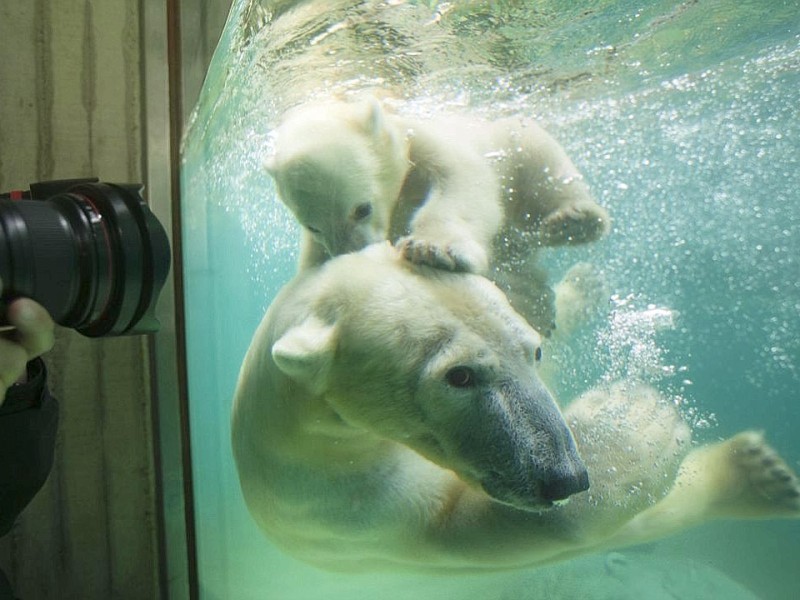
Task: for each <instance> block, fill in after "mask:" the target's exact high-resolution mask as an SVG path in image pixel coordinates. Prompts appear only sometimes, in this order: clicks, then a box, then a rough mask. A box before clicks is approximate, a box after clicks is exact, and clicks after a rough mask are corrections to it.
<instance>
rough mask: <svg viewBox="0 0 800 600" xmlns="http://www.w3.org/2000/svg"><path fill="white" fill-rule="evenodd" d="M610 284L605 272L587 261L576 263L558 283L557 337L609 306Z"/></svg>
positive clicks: (556, 307)
mask: <svg viewBox="0 0 800 600" xmlns="http://www.w3.org/2000/svg"><path fill="white" fill-rule="evenodd" d="M608 298H609V291H608V285H607V284H606V281H605V279H604V278H603V276H602V274H601V273H600V272H598V270H597V269H596V268H595V267H594V265H592V264H590V263H587V262H579V263H576V264H574V265H573V266H572V267H571V268H570V269H569V271H567V273H566V275H564V278H563V279H562V280H561V281H560V282H558V284H556V286H555V309H556V331H555V333H556V336H558V338H559V339H568V338H569V335H570V334H571V333H572V332H573V331H575V330H576V329H578V328H580V327H581V326H582V325H584V324H586V323H588V322H589V321H591V320H592V318H593V317H594V316H596V315H598V314H599V313H600V312H601V311H602V310H603V309H604V308H608Z"/></svg>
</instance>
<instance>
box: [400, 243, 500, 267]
mask: <svg viewBox="0 0 800 600" xmlns="http://www.w3.org/2000/svg"><path fill="white" fill-rule="evenodd" d="M396 246H397V248H398V250H400V252H401V254H402V255H403V257H404V258H405V259H406V260H408V261H410V262H412V263H414V264H418V265H427V266H429V267H434V268H436V269H443V270H445V271H456V272H461V273H484V272H485V271H486V270H487V268H488V263H489V259H488V256H487V254H486V251H485V250H484V249H483V248H482V247H481V246H480V244H478V243H476V242H472V241H464V240H459V241H452V242H450V243H444V244H441V243H434V242H430V241H427V240H423V239H419V238H416V237H414V236H406V237H403V238H400V240H398V241H397V244H396Z"/></svg>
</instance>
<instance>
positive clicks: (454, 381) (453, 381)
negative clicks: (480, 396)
mask: <svg viewBox="0 0 800 600" xmlns="http://www.w3.org/2000/svg"><path fill="white" fill-rule="evenodd" d="M445 379H446V380H447V383H448V384H450V385H452V386H453V387H457V388H466V387H472V386H474V385H475V384H476V383H477V377H475V371H473V370H472V369H470V368H469V367H453V368H452V369H450V370H449V371H448V372H447V374H446V375H445Z"/></svg>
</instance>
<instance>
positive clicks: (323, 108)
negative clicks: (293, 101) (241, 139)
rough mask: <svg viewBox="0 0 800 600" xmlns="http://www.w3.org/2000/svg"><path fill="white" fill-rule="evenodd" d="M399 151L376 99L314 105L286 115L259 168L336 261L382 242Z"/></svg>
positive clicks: (403, 162)
mask: <svg viewBox="0 0 800 600" xmlns="http://www.w3.org/2000/svg"><path fill="white" fill-rule="evenodd" d="M406 146H407V144H406V141H405V139H403V134H402V133H401V132H398V131H395V130H394V128H393V127H392V126H391V124H390V123H389V121H388V120H387V117H386V115H385V114H384V112H383V109H382V108H381V106H380V104H378V102H377V101H369V102H361V103H353V104H350V103H343V102H333V103H328V104H313V105H306V106H301V107H299V108H296V109H294V110H293V111H290V112H289V113H287V115H286V116H285V117H284V119H283V122H282V124H281V125H280V127H278V129H277V130H276V132H275V152H274V155H272V156H270V157H269V159H268V160H267V162H266V165H265V166H266V169H267V170H268V171H269V173H270V174H271V175H272V177H273V179H274V180H275V183H276V186H277V190H278V195H279V196H280V198H281V199H282V200H283V202H284V203H285V204H286V206H287V207H288V208H289V209H290V210H291V211H292V213H293V214H294V216H295V217H296V218H297V220H298V221H299V222H300V224H301V225H302V226H303V227H304V228H305V229H306V231H308V233H309V234H310V235H311V236H313V238H314V239H315V240H316V241H317V242H319V243H320V244H321V245H322V246H324V247H325V249H326V250H327V251H328V253H329V254H330V255H331V256H337V255H339V254H345V253H347V252H352V251H355V250H360V249H361V248H363V247H365V246H367V245H369V244H371V243H374V242H379V241H383V240H385V239H386V238H387V236H388V230H389V221H390V218H391V213H392V209H393V208H394V203H395V201H396V199H397V197H398V195H399V193H400V188H401V186H402V183H403V180H404V179H405V175H406V171H407V170H408V150H407V147H406Z"/></svg>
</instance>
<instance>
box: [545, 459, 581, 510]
mask: <svg viewBox="0 0 800 600" xmlns="http://www.w3.org/2000/svg"><path fill="white" fill-rule="evenodd" d="M588 489H589V473H588V472H587V471H586V469H585V468H584V467H580V468H578V469H576V470H575V471H570V472H568V473H563V472H562V473H556V474H555V475H554V476H553V477H551V478H550V479H549V480H547V481H546V482H545V483H544V484H543V485H542V497H543V498H544V499H545V500H547V501H549V502H555V501H556V500H564V499H565V498H569V497H570V496H572V494H577V493H578V492H584V491H586V490H588Z"/></svg>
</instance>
